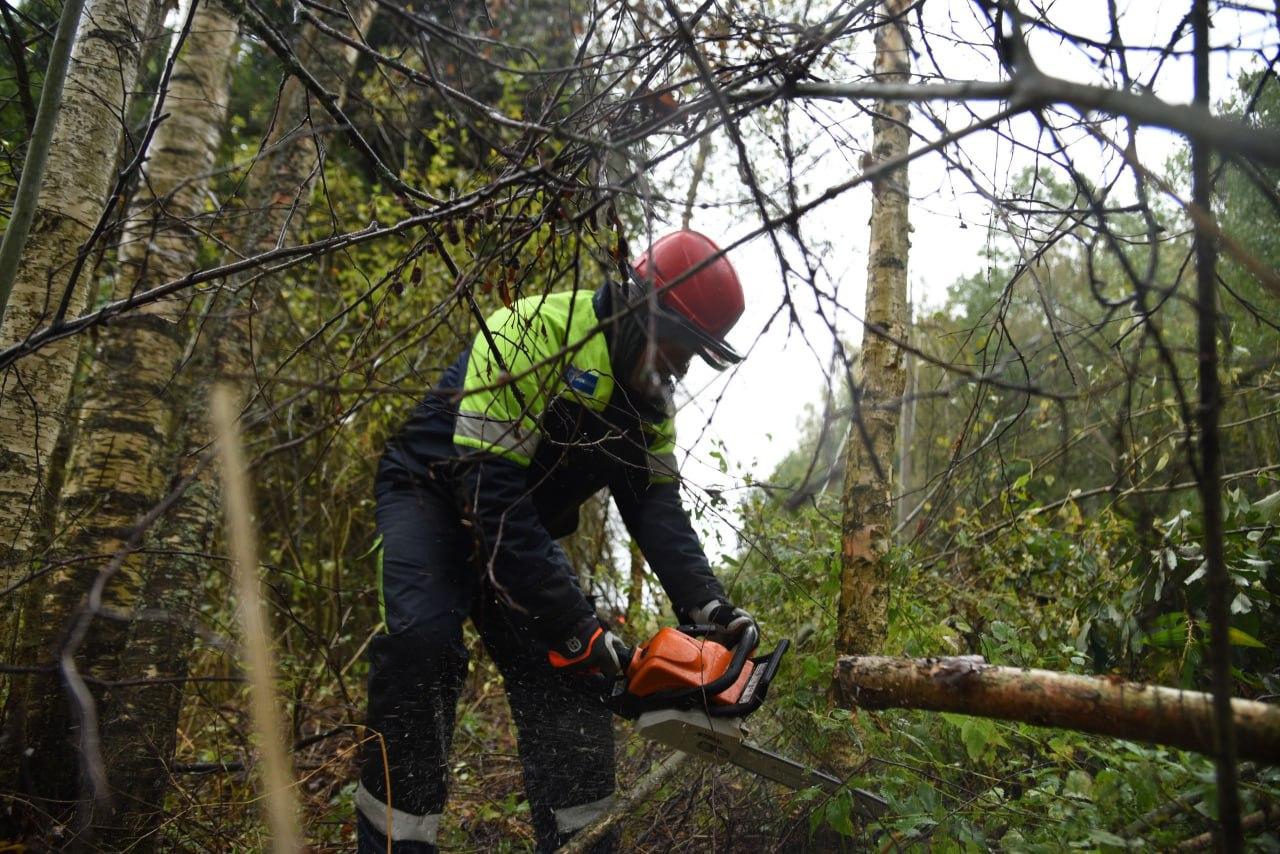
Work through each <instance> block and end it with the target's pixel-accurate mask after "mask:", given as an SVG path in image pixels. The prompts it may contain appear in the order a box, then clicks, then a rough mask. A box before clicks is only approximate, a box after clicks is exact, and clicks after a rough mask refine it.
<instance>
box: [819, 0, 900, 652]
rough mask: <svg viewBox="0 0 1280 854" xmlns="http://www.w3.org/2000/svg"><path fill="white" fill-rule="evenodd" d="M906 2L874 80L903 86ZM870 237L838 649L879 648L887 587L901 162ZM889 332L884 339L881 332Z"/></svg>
mask: <svg viewBox="0 0 1280 854" xmlns="http://www.w3.org/2000/svg"><path fill="white" fill-rule="evenodd" d="M909 6H910V3H908V2H906V0H885V3H884V6H883V9H884V13H885V16H886V18H887V20H886V22H885V23H884V24H883V25H882V26H881V27H880V28H879V29H878V30H877V31H876V65H875V68H876V74H875V79H876V81H877V82H881V83H906V82H907V78H908V75H909V73H910V69H911V62H910V57H909V55H908V53H907V39H906V21H905V20H901V19H900V16H903V15H905V13H906V10H907V9H908V7H909ZM907 120H908V109H907V105H906V104H905V103H893V102H887V101H881V102H877V104H876V107H875V113H874V117H873V119H872V151H871V155H870V157H869V158H868V159H867V162H868V163H869V165H870V166H871V167H873V168H874V166H875V165H876V164H879V163H883V162H885V161H888V160H891V159H892V158H895V157H898V156H900V155H902V154H904V153H906V151H907V143H908V140H909V133H908V129H907ZM872 193H873V197H872V202H871V242H870V248H869V252H868V255H869V257H868V262H867V303H866V311H865V316H866V319H865V323H864V333H863V339H862V352H861V356H860V358H861V364H862V399H863V401H865V402H867V403H870V404H875V406H864V407H862V409H861V418H862V423H863V425H864V427H865V431H866V432H865V437H864V435H863V434H862V432H861V431H859V429H858V426H857V424H856V423H855V424H854V425H853V426H852V428H851V432H850V434H849V439H848V441H847V442H846V443H845V454H846V456H845V474H844V489H843V491H842V494H841V497H842V505H843V508H844V509H843V515H844V518H843V524H842V536H841V574H840V610H839V629H838V633H837V645H838V648H839V649H840V651H841V652H845V653H857V652H870V651H873V650H876V649H878V648H879V646H880V644H881V643H882V641H883V639H884V635H885V631H886V628H887V627H886V611H887V607H888V601H889V586H888V581H887V579H886V577H885V575H886V571H887V570H886V567H885V565H884V556H885V553H886V552H887V550H888V549H889V547H890V545H891V544H892V534H893V518H894V517H893V501H892V495H891V493H892V489H893V482H894V481H893V478H892V476H891V474H892V471H893V465H894V445H895V441H896V432H897V426H898V413H897V411H896V409H895V408H890V407H886V406H885V404H892V403H894V402H895V401H897V402H900V401H901V400H902V390H903V387H904V385H905V382H906V372H905V370H904V367H903V353H902V349H901V348H900V347H899V346H898V345H897V344H896V343H894V342H895V341H902V340H904V339H905V337H906V304H907V252H908V246H909V237H908V232H909V226H908V223H907V169H906V167H905V166H903V167H900V168H897V169H893V170H891V171H890V172H888V174H886V175H882V176H880V177H878V178H876V179H874V180H873V183H872ZM886 336H887V337H886ZM890 339H892V340H890Z"/></svg>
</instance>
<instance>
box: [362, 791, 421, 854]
mask: <svg viewBox="0 0 1280 854" xmlns="http://www.w3.org/2000/svg"><path fill="white" fill-rule="evenodd" d="M356 809H358V810H360V812H361V814H362V815H363V816H364V817H365V818H366V819H368V820H369V823H370V824H372V825H373V826H374V828H376V829H377V831H378V832H379V833H381V834H382V835H383V836H386V837H388V838H390V839H391V840H392V841H393V842H426V843H427V844H428V845H435V844H436V835H437V834H438V833H439V832H440V813H432V814H431V815H414V814H413V813H407V812H405V811H404V810H398V809H396V808H394V807H388V806H387V805H386V804H384V803H383V802H382V801H380V800H378V798H377V797H376V796H375V795H373V794H372V793H371V792H370V791H369V790H368V789H366V788H365V787H364V784H363V783H361V784H360V785H359V786H356ZM388 818H389V819H390V824H388V823H387V821H388Z"/></svg>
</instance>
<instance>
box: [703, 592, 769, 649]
mask: <svg viewBox="0 0 1280 854" xmlns="http://www.w3.org/2000/svg"><path fill="white" fill-rule="evenodd" d="M687 613H688V615H689V620H690V622H692V623H693V624H694V625H698V626H713V627H714V628H715V631H713V632H712V633H711V634H710V635H708V637H710V638H711V640H713V641H715V642H716V643H719V644H724V645H725V646H729V647H731V646H733V645H734V644H735V643H737V642H738V638H740V637H741V636H742V633H743V632H744V631H746V629H747V626H754V627H755V630H756V637H757V638H758V637H760V627H759V626H758V625H756V618H755V617H753V616H751V615H750V614H748V613H747V612H746V611H744V610H743V609H741V608H738V607H736V606H735V605H734V604H733V603H732V602H726V601H724V600H723V599H712V600H711V601H710V602H708V603H707V604H705V605H703V606H701V607H699V608H694V609H691V610H690V611H688V612H687Z"/></svg>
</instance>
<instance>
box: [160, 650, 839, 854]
mask: <svg viewBox="0 0 1280 854" xmlns="http://www.w3.org/2000/svg"><path fill="white" fill-rule="evenodd" d="M474 660H475V661H476V664H474V665H473V666H472V672H471V673H470V675H469V677H468V679H467V683H466V686H465V687H464V690H463V695H462V698H461V701H460V702H459V704H458V720H457V724H456V726H455V728H454V742H453V749H452V757H451V769H450V772H451V774H450V798H449V804H448V807H447V808H446V810H445V818H444V822H443V825H442V827H441V836H440V840H441V847H442V848H443V850H446V851H458V852H468V851H490V852H505V851H527V850H532V849H533V847H534V834H533V827H532V824H531V823H530V820H529V807H528V803H527V801H526V800H525V796H524V788H523V784H522V777H521V766H520V759H519V756H518V754H517V749H516V740H515V732H514V727H513V725H512V722H511V716H510V711H509V710H508V707H507V703H506V697H505V694H504V692H503V691H502V686H501V681H500V679H498V677H497V675H496V673H495V672H494V671H493V668H492V665H491V664H489V662H488V661H487V660H485V659H482V658H477V659H474ZM211 711H212V712H213V713H214V715H215V716H216V717H217V719H219V720H221V721H222V722H223V724H224V725H227V726H228V727H229V728H231V729H235V728H237V725H238V722H239V720H240V718H241V713H242V710H239V709H235V708H231V707H229V706H227V705H223V706H222V707H221V708H216V709H213V710H211ZM349 711H350V710H349V709H348V708H347V707H346V705H345V704H342V703H333V704H331V705H328V706H325V707H315V708H311V709H310V710H309V714H308V715H307V720H305V721H300V722H298V723H299V724H300V725H299V726H297V727H296V730H297V731H298V732H302V733H304V734H305V733H323V732H330V731H334V730H337V732H336V733H335V734H334V735H333V736H331V737H329V738H324V739H321V740H318V741H316V742H315V743H313V744H309V745H308V746H306V747H305V748H303V749H302V750H299V751H297V752H296V753H295V754H294V761H295V766H296V769H297V772H298V776H299V779H300V781H301V782H300V785H299V796H300V798H301V800H302V806H303V812H304V815H303V822H304V832H305V834H306V837H307V839H308V840H309V841H310V843H311V848H310V851H312V852H316V854H319V852H344V851H349V850H351V846H352V844H353V843H352V840H353V839H354V835H355V821H354V813H353V807H352V793H353V792H354V789H355V784H356V779H357V776H358V760H357V757H358V753H359V750H358V744H357V742H356V737H355V732H356V731H355V730H354V729H348V728H346V727H344V726H343V725H344V724H345V723H346V722H347V721H349V720H353V719H354V720H358V719H360V718H361V717H362V716H363V709H359V710H357V711H356V713H355V714H354V715H350V714H349ZM765 714H767V710H765V713H763V714H759V717H761V718H764V715H765ZM761 727H762V729H766V730H767V729H768V721H766V720H762V721H761ZM615 733H616V743H617V746H618V747H617V749H618V754H617V759H618V791H619V792H625V791H626V790H627V787H628V786H630V785H632V784H634V783H635V781H636V780H638V779H639V778H640V777H642V776H643V775H644V774H645V773H646V772H648V771H649V770H650V769H651V768H652V767H653V766H654V765H655V764H656V763H657V762H660V761H662V760H663V759H664V758H665V757H667V756H668V755H669V754H670V751H669V750H668V749H667V748H665V747H662V746H660V745H656V744H651V743H648V742H644V741H643V740H642V739H640V738H639V737H637V736H635V735H634V734H633V733H632V732H631V725H630V724H629V723H627V722H625V721H622V720H621V719H617V720H616V724H615ZM196 741H197V740H194V739H193V740H191V741H187V742H186V745H187V746H188V750H185V751H184V750H183V745H182V743H181V742H180V745H179V756H178V760H177V761H178V765H179V766H182V765H184V764H187V765H189V764H191V763H196V762H200V761H208V757H207V756H197V755H195V754H194V753H193V752H192V751H191V750H190V749H189V748H190V746H191V745H192V744H194V743H195V742H196ZM201 741H202V743H205V744H207V743H208V740H207V738H205V739H203V740H201ZM234 752H235V753H239V754H240V755H243V753H242V752H241V751H234ZM222 755H223V756H224V757H225V756H227V755H231V753H230V752H227V753H223V754H222ZM805 761H814V760H813V757H807V758H806V759H805ZM177 783H178V784H179V786H178V793H177V795H176V797H175V798H174V799H173V800H172V801H171V808H170V812H171V815H170V826H169V827H168V828H167V829H166V833H167V834H168V836H169V838H171V839H172V840H173V841H174V843H175V847H176V848H178V849H180V850H191V851H197V850H198V851H219V852H221V851H225V852H233V851H234V852H239V851H246V850H256V849H255V846H256V845H258V844H259V842H258V839H257V837H246V836H244V835H242V834H241V833H239V832H237V829H241V828H254V827H256V828H259V830H256V831H246V832H248V833H257V832H261V831H260V828H261V823H260V822H256V821H253V820H252V818H251V817H250V816H249V815H246V814H245V813H246V811H247V810H251V809H255V808H256V804H255V803H254V801H253V793H252V781H251V780H250V779H248V778H246V776H245V774H244V773H243V771H237V772H236V773H231V774H218V773H213V774H200V775H192V774H188V775H183V776H181V777H180V778H179V779H178V780H177ZM821 806H822V800H808V801H806V800H805V799H804V798H797V797H795V796H794V795H793V794H792V793H790V792H787V791H786V790H785V789H781V788H779V787H777V786H774V785H773V784H770V783H766V782H763V781H761V780H759V779H757V778H755V777H753V776H751V775H750V774H748V773H746V772H743V771H740V770H737V769H734V768H733V767H732V766H724V767H715V766H711V765H708V764H706V763H704V762H701V761H699V760H692V759H691V760H689V761H687V762H685V763H684V764H682V765H681V766H680V767H679V769H678V770H677V772H676V773H675V774H673V775H672V777H671V778H670V779H669V780H668V781H667V782H666V783H665V784H664V785H663V786H662V788H660V789H659V790H658V791H657V793H656V794H655V795H654V796H653V797H652V798H650V799H649V800H648V802H647V803H645V804H643V805H641V806H640V807H639V808H638V809H637V810H636V812H635V814H634V815H630V816H628V817H627V819H626V821H625V822H624V824H623V833H624V837H623V839H624V842H623V846H622V850H627V851H637V852H657V851H671V850H698V851H717V852H739V851H741V852H746V851H752V852H759V851H779V850H788V851H796V850H805V849H807V848H817V849H820V850H836V849H838V848H839V847H840V846H839V841H840V840H839V839H838V838H835V837H833V838H826V834H824V835H823V838H822V839H815V838H812V837H811V835H810V831H809V818H808V817H809V813H810V812H811V811H812V810H814V809H820V808H821ZM263 842H265V840H263Z"/></svg>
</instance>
